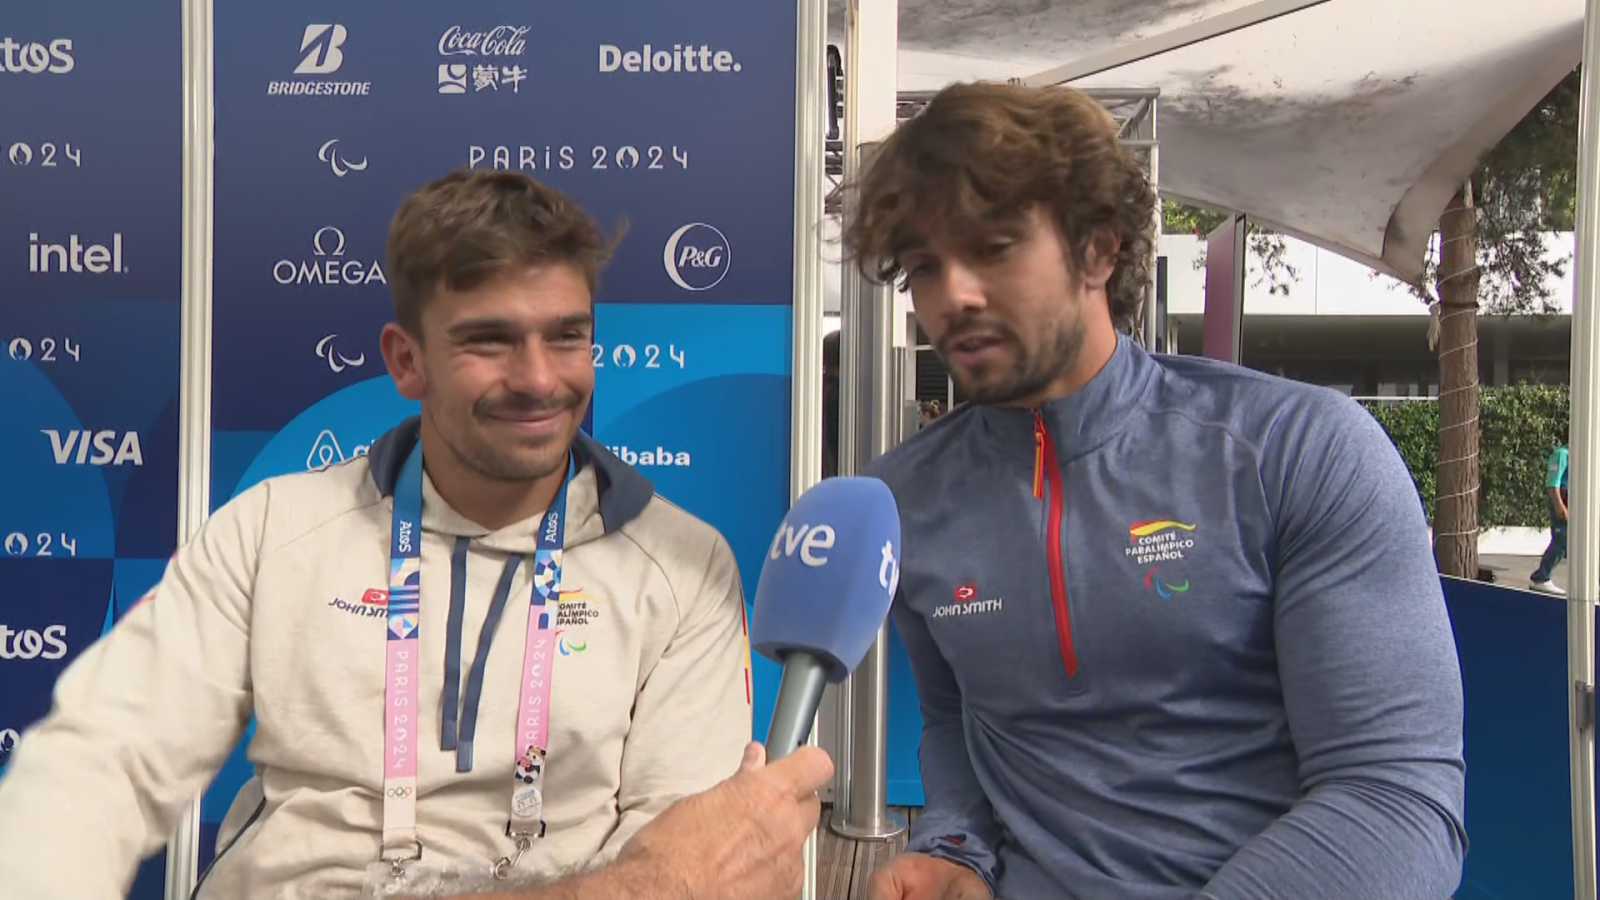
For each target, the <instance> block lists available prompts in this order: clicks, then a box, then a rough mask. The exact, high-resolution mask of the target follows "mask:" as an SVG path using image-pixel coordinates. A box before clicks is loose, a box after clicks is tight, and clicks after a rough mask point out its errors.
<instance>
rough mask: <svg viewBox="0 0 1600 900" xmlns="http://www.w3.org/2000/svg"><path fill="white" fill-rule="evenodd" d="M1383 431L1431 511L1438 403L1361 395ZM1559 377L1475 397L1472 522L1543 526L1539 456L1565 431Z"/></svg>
mask: <svg viewBox="0 0 1600 900" xmlns="http://www.w3.org/2000/svg"><path fill="white" fill-rule="evenodd" d="M1362 405H1363V406H1365V407H1366V408H1367V411H1368V412H1370V413H1372V417H1373V418H1375V419H1377V420H1378V424H1380V425H1382V426H1383V430H1384V431H1386V432H1388V433H1389V439H1390V440H1392V441H1394V445H1395V447H1396V448H1397V449H1398V450H1399V451H1400V456H1401V457H1402V458H1403V459H1405V461H1406V467H1407V468H1409V469H1410V470H1411V478H1412V480H1413V481H1415V482H1416V484H1417V493H1418V494H1419V495H1421V497H1422V503H1423V505H1424V506H1426V507H1427V510H1428V519H1429V520H1430V521H1432V519H1433V502H1434V499H1435V497H1437V496H1438V490H1439V484H1438V467H1439V466H1438V464H1439V405H1438V404H1437V403H1435V402H1433V401H1429V400H1398V401H1391V402H1385V401H1371V400H1369V401H1362ZM1568 410H1569V407H1568V402H1567V388H1566V386H1565V385H1542V384H1519V385H1516V386H1514V387H1486V388H1483V389H1482V390H1481V392H1480V395H1479V400H1478V426H1479V431H1478V476H1479V481H1480V485H1481V488H1480V493H1479V495H1478V525H1479V527H1480V528H1501V527H1512V526H1527V527H1533V528H1543V527H1544V526H1546V525H1548V524H1549V521H1550V514H1549V512H1548V511H1547V509H1546V506H1545V499H1544V498H1545V490H1544V478H1545V463H1546V460H1548V459H1549V456H1550V451H1551V450H1554V449H1555V448H1556V447H1557V446H1559V445H1560V444H1562V443H1564V442H1565V441H1566V437H1567V418H1568Z"/></svg>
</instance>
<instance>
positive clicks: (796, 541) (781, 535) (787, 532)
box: [767, 519, 900, 597]
mask: <svg viewBox="0 0 1600 900" xmlns="http://www.w3.org/2000/svg"><path fill="white" fill-rule="evenodd" d="M836 540H838V535H837V534H836V533H835V532H834V530H833V526H832V525H807V524H805V523H800V524H790V523H789V520H788V519H784V520H783V522H782V523H781V524H780V525H779V526H778V534H777V536H775V537H774V538H773V539H772V549H771V550H770V551H768V553H767V559H769V560H774V561H775V560H778V559H780V558H783V557H795V556H798V557H799V559H800V562H801V564H802V565H807V566H811V567H813V568H820V567H822V566H825V565H827V564H828V557H827V554H826V551H828V550H831V549H833V544H834V541H836ZM797 551H798V553H797ZM879 552H880V553H881V554H882V559H881V561H880V562H879V564H878V586H879V587H881V588H883V589H884V590H885V591H887V592H888V593H889V596H891V597H893V596H894V592H895V589H896V588H897V587H899V586H900V561H899V560H898V559H896V558H895V549H894V542H893V541H884V542H883V547H882V548H881V549H880V550H879Z"/></svg>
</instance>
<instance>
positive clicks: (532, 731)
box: [382, 441, 576, 873]
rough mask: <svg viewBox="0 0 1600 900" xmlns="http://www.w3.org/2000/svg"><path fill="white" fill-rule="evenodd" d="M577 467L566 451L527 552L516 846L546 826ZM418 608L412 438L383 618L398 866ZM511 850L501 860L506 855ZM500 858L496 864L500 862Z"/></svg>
mask: <svg viewBox="0 0 1600 900" xmlns="http://www.w3.org/2000/svg"><path fill="white" fill-rule="evenodd" d="M574 474H576V464H575V462H574V461H573V460H571V459H570V458H569V460H568V463H567V473H566V478H565V479H563V480H562V482H561V488H560V490H559V491H557V492H556V496H555V499H554V500H552V501H551V503H550V508H549V509H548V510H547V511H546V512H545V514H544V517H543V518H542V519H541V520H540V522H539V535H538V545H537V548H536V549H535V550H534V554H533V590H532V591H531V592H530V594H529V604H528V616H527V619H528V629H527V636H526V640H525V642H524V644H523V665H522V687H521V698H520V701H519V703H518V706H517V723H516V745H515V747H514V748H513V752H514V758H515V760H516V762H515V765H514V774H513V777H512V785H511V817H510V820H509V821H508V823H507V825H506V835H507V836H508V837H510V838H512V839H513V840H515V841H516V842H517V847H518V854H517V855H518V856H520V855H521V851H523V850H525V849H526V848H527V845H528V842H529V841H530V840H531V839H533V838H535V837H543V836H544V771H545V768H546V762H547V759H548V750H549V740H550V682H551V678H550V675H551V671H550V670H551V665H552V664H553V662H554V659H555V652H554V651H555V636H554V631H553V629H552V627H551V626H552V625H553V624H554V618H555V613H556V611H557V609H556V608H557V606H558V603H559V597H560V593H561V551H562V547H563V546H564V545H565V541H566V511H567V487H568V485H570V484H571V483H572V478H573V475H574ZM421 614H422V443H421V442H420V441H418V443H417V445H416V447H415V448H414V449H412V451H411V455H410V456H408V457H407V458H406V462H405V465H404V466H402V467H401V469H400V477H399V478H398V479H396V481H395V489H394V514H393V517H392V519H391V524H390V541H389V619H388V627H387V633H386V638H387V639H386V640H385V642H384V644H385V650H386V656H387V665H386V669H385V673H386V677H385V687H384V742H383V756H384V759H383V852H382V856H383V859H384V860H385V861H387V862H389V863H391V864H392V865H393V866H394V868H395V871H396V872H397V873H398V872H399V871H400V870H401V869H402V868H403V865H404V863H406V862H409V861H412V860H416V859H420V858H421V857H422V842H421V840H419V839H418V837H417V732H418V726H419V725H420V716H419V708H418V705H417V677H418V674H419V663H420V655H419V652H418V634H419V626H420V620H421ZM510 862H514V860H501V863H510ZM497 868H498V866H497Z"/></svg>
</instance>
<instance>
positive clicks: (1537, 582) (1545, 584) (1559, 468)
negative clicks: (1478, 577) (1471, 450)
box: [1528, 444, 1567, 597]
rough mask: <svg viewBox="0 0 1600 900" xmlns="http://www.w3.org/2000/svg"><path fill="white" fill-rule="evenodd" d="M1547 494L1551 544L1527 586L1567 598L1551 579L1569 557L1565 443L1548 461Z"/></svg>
mask: <svg viewBox="0 0 1600 900" xmlns="http://www.w3.org/2000/svg"><path fill="white" fill-rule="evenodd" d="M1544 491H1545V501H1546V505H1547V506H1548V507H1549V509H1550V544H1549V546H1547V547H1545V548H1544V555H1543V556H1541V557H1539V568H1537V569H1535V570H1534V572H1533V576H1532V577H1531V578H1530V579H1529V584H1528V586H1529V587H1531V588H1533V589H1534V590H1536V591H1540V592H1542V593H1546V594H1551V595H1553V596H1556V597H1565V596H1566V595H1567V592H1566V591H1564V590H1562V589H1561V587H1560V586H1559V585H1557V584H1556V583H1555V582H1553V581H1551V580H1550V578H1551V577H1552V576H1553V575H1555V573H1556V566H1558V565H1560V564H1561V561H1562V560H1564V559H1566V558H1567V445H1566V444H1562V445H1561V446H1559V447H1557V448H1556V449H1555V450H1553V451H1551V453H1550V458H1549V459H1548V460H1546V461H1545V479H1544Z"/></svg>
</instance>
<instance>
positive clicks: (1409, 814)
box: [1201, 395, 1467, 900]
mask: <svg viewBox="0 0 1600 900" xmlns="http://www.w3.org/2000/svg"><path fill="white" fill-rule="evenodd" d="M1330 396H1332V395H1330ZM1315 405H1316V406H1317V407H1318V408H1317V409H1315V410H1314V411H1311V412H1308V413H1305V414H1303V415H1302V416H1294V417H1290V421H1288V422H1287V423H1286V424H1280V425H1279V426H1278V427H1277V428H1276V429H1275V430H1274V432H1273V433H1272V434H1271V435H1269V437H1268V439H1267V443H1266V444H1265V445H1264V447H1263V448H1262V454H1263V458H1262V486H1263V488H1264V489H1265V491H1266V492H1267V497H1268V500H1269V504H1270V505H1272V506H1273V508H1274V509H1275V510H1276V513H1275V517H1276V522H1275V529H1276V533H1277V547H1276V552H1275V554H1274V555H1273V558H1274V560H1275V563H1276V566H1277V569H1276V572H1275V583H1276V589H1277V599H1276V614H1275V633H1276V641H1277V656H1278V667H1279V674H1280V678H1281V680H1282V685H1283V696H1284V703H1285V705H1286V707H1287V711H1288V722H1289V730H1290V734H1291V737H1292V738H1293V740H1294V745H1295V749H1296V750H1297V751H1298V754H1299V759H1300V783H1301V789H1302V796H1301V799H1300V801H1299V802H1298V803H1296V804H1295V805H1294V807H1293V808H1292V809H1290V810H1289V812H1288V813H1286V814H1285V815H1283V816H1282V817H1281V818H1279V819H1278V820H1277V821H1276V822H1275V823H1273V824H1272V825H1271V826H1269V827H1268V828H1267V829H1266V830H1265V831H1264V832H1262V833H1261V834H1260V835H1259V836H1257V837H1256V838H1255V839H1254V840H1252V841H1250V842H1249V843H1247V844H1246V845H1245V846H1244V847H1243V848H1241V849H1240V850H1239V852H1238V853H1237V854H1236V855H1235V856H1234V857H1233V858H1232V859H1231V860H1230V861H1229V862H1228V863H1227V864H1225V865H1224V866H1223V867H1222V868H1221V870H1219V871H1218V872H1217V874H1216V876H1215V877H1214V878H1213V879H1212V880H1211V882H1210V883H1209V884H1208V885H1206V887H1205V889H1204V890H1203V891H1202V892H1201V897H1203V898H1207V900H1283V898H1287V897H1292V898H1295V900H1321V898H1329V900H1333V898H1337V900H1394V898H1399V897H1405V898H1408V900H1445V898H1448V897H1449V896H1450V895H1451V893H1452V892H1453V891H1454V890H1455V889H1456V888H1457V887H1458V886H1459V884H1460V880H1461V865H1462V858H1463V857H1464V855H1465V853H1466V843H1467V837H1466V830H1465V826H1464V825H1463V807H1464V805H1465V793H1466V764H1465V762H1464V760H1463V758H1462V696H1461V672H1460V669H1459V664H1458V662H1457V657H1456V648H1455V638H1454V635H1453V633H1452V631H1451V628H1450V620H1449V616H1448V614H1447V612H1446V609H1445V603H1444V596H1443V592H1442V589H1441V587H1440V583H1439V576H1438V574H1437V570H1436V568H1435V564H1434V559H1433V552H1432V546H1431V540H1430V538H1429V533H1428V523H1427V521H1426V520H1425V518H1424V515H1423V510H1422V508H1421V503H1420V502H1419V500H1418V498H1417V492H1416V488H1415V486H1414V485H1413V483H1412V480H1411V477H1410V475H1409V474H1408V473H1407V471H1406V468H1405V465H1404V463H1403V462H1402V461H1401V459H1400V455H1399V453H1398V452H1396V450H1395V448H1394V445H1393V444H1392V443H1391V442H1390V441H1389V438H1388V436H1387V435H1386V434H1384V432H1383V430H1382V429H1381V428H1380V427H1379V426H1378V424H1377V422H1376V421H1374V420H1373V418H1372V417H1371V415H1369V414H1368V413H1367V412H1366V411H1365V410H1364V409H1362V408H1361V407H1359V406H1357V405H1356V404H1355V403H1353V402H1351V401H1349V400H1346V399H1344V398H1334V399H1330V400H1326V401H1318V402H1317V403H1316V404H1315ZM1294 419H1298V421H1294ZM1280 421H1282V420H1280Z"/></svg>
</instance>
